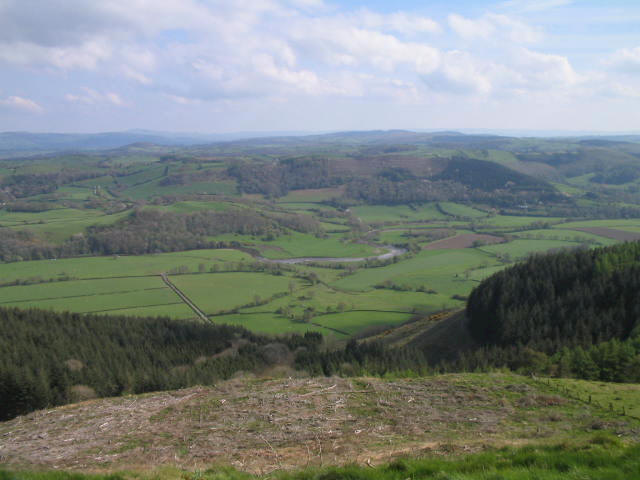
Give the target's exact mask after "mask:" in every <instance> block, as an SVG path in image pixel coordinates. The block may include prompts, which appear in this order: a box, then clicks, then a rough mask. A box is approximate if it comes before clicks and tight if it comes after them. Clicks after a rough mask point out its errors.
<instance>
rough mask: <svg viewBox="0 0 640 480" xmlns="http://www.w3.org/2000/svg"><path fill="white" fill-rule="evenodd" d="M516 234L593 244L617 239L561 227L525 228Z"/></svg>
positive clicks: (611, 242) (603, 244) (610, 243)
mask: <svg viewBox="0 0 640 480" xmlns="http://www.w3.org/2000/svg"><path fill="white" fill-rule="evenodd" d="M513 235H514V236H516V237H520V238H527V239H534V240H563V241H567V242H576V243H583V242H586V243H589V244H592V245H602V246H605V245H613V244H614V243H616V241H615V240H612V239H610V238H606V237H603V236H601V235H594V234H593V233H587V232H581V231H578V230H568V229H561V228H545V229H540V230H525V231H523V232H515V233H513Z"/></svg>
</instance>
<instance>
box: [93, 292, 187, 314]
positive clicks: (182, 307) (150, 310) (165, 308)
mask: <svg viewBox="0 0 640 480" xmlns="http://www.w3.org/2000/svg"><path fill="white" fill-rule="evenodd" d="M176 298H177V297H176ZM178 300H179V299H178ZM105 313H108V314H111V315H128V316H132V317H170V318H176V319H187V318H193V319H197V317H196V314H195V313H194V312H193V310H191V309H190V308H189V307H188V306H187V305H186V304H184V303H182V302H179V303H175V304H171V305H159V306H153V307H131V308H122V309H119V310H117V311H113V312H105Z"/></svg>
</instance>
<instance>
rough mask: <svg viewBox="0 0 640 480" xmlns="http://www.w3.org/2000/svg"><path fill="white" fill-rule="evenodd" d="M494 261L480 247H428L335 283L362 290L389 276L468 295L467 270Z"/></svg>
mask: <svg viewBox="0 0 640 480" xmlns="http://www.w3.org/2000/svg"><path fill="white" fill-rule="evenodd" d="M500 246H501V245H500ZM483 248H484V247H483ZM495 263H496V262H495V259H494V258H493V257H492V256H491V255H490V254H488V253H485V252H482V251H480V250H479V249H462V250H429V251H426V250H425V251H422V252H420V253H418V254H417V255H416V256H415V257H413V258H411V259H409V260H403V261H401V262H398V263H395V264H392V265H389V266H387V267H382V268H375V269H367V270H360V271H358V272H357V273H355V274H354V275H351V276H348V277H346V278H344V279H342V280H338V281H336V282H334V283H333V284H332V285H333V286H335V287H338V288H343V289H346V290H355V291H363V290H370V289H371V288H373V286H374V285H376V284H378V283H381V282H384V281H385V280H390V281H393V282H396V283H400V284H406V285H410V286H413V287H419V286H422V285H425V286H426V287H427V288H432V289H434V290H435V291H436V292H438V293H441V294H444V295H448V296H450V295H455V294H458V295H466V294H468V293H469V291H471V288H472V287H473V286H474V282H472V281H471V280H468V279H466V278H465V274H464V272H465V271H467V270H472V269H474V268H478V267H481V266H490V265H492V264H495ZM448 303H449V304H450V305H447V306H455V305H453V304H451V303H452V302H448ZM453 303H454V304H455V302H453Z"/></svg>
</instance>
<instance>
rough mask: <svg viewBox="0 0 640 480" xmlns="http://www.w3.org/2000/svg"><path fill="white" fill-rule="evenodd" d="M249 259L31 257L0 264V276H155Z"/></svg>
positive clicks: (207, 254) (225, 253) (204, 253)
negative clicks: (48, 258)
mask: <svg viewBox="0 0 640 480" xmlns="http://www.w3.org/2000/svg"><path fill="white" fill-rule="evenodd" d="M251 260H252V258H251V256H250V255H248V254H246V253H244V252H240V251H238V250H228V249H220V250H191V251H188V252H176V253H159V254H156V255H138V256H134V255H131V256H111V257H79V258H65V259H60V260H34V261H29V262H13V263H0V279H2V282H3V283H7V282H13V281H16V280H27V279H34V278H41V279H44V280H48V279H54V280H56V279H60V278H61V277H62V278H64V277H71V278H76V279H83V278H104V277H131V276H139V275H159V274H160V273H161V272H166V271H169V270H171V269H172V268H176V267H180V266H184V267H186V268H187V269H188V270H189V271H197V270H198V267H199V265H200V264H203V265H205V267H206V268H207V269H208V268H209V267H210V266H212V265H218V266H220V267H224V265H225V264H226V263H228V262H240V261H251ZM0 291H1V290H0Z"/></svg>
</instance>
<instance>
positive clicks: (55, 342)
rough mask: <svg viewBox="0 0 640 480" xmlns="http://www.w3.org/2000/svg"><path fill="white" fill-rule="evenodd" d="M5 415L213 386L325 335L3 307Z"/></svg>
mask: <svg viewBox="0 0 640 480" xmlns="http://www.w3.org/2000/svg"><path fill="white" fill-rule="evenodd" d="M0 332H2V334H0V351H1V352H2V355H1V356H0V420H6V419H8V418H12V417H14V416H16V415H20V414H24V413H27V412H29V411H32V410H35V409H39V408H45V407H50V406H55V405H61V404H64V403H68V402H70V401H77V400H82V399H85V398H90V397H93V396H97V397H104V396H117V395H122V394H126V393H142V392H149V391H156V390H168V389H176V388H183V387H187V386H190V385H196V384H199V385H202V384H212V383H215V382H216V381H218V380H222V379H226V378H229V377H230V376H231V375H233V374H234V373H235V372H238V371H240V370H242V371H251V372H258V371H260V370H262V369H264V368H266V367H268V366H270V365H273V364H277V363H283V362H286V361H288V359H289V358H290V357H292V356H293V355H294V353H299V352H301V351H315V350H317V348H318V346H319V344H320V342H321V341H322V337H321V336H320V335H319V334H315V333H307V334H305V335H303V336H301V335H291V336H287V337H282V338H278V339H274V338H269V337H266V336H260V335H255V334H253V333H251V332H249V331H247V330H245V329H243V328H240V327H233V326H226V325H214V324H202V323H195V322H192V321H176V320H170V319H168V318H132V317H122V316H98V315H81V314H75V313H59V312H51V311H46V310H38V309H29V310H19V309H15V308H0Z"/></svg>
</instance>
